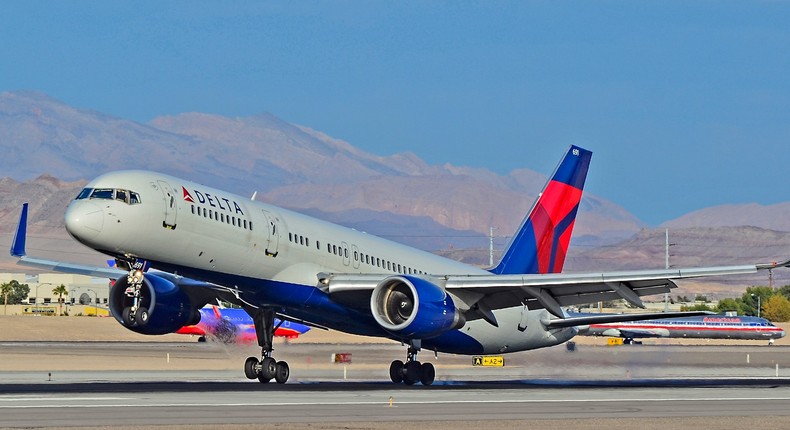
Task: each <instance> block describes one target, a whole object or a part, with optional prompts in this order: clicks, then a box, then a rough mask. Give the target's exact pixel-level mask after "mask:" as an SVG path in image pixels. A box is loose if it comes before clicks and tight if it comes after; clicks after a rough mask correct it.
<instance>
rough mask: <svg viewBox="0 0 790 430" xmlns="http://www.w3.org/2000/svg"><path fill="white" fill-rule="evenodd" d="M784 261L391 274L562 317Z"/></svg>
mask: <svg viewBox="0 0 790 430" xmlns="http://www.w3.org/2000/svg"><path fill="white" fill-rule="evenodd" d="M787 266H790V260H788V261H783V262H780V263H770V264H751V265H741V266H718V267H703V268H689V269H666V270H665V269H661V270H641V271H620V272H600V273H579V274H564V273H551V274H537V275H493V274H491V275H487V274H485V275H449V276H428V277H425V276H422V275H420V276H418V275H393V276H401V277H411V276H414V277H420V278H423V279H426V280H428V281H429V282H432V283H434V284H436V285H438V286H440V287H443V288H444V289H445V290H446V291H448V292H450V293H451V294H453V295H454V296H456V297H458V298H460V299H461V300H462V301H463V302H464V303H465V304H466V305H467V306H469V308H470V309H475V310H477V311H479V313H481V316H483V318H486V319H489V318H490V310H494V309H501V308H507V307H513V306H519V305H526V306H527V307H529V308H530V309H539V308H544V309H546V310H548V311H549V312H551V313H552V314H553V315H555V316H557V317H558V318H564V313H563V311H562V307H563V306H573V305H580V304H588V303H596V302H599V301H607V300H617V299H625V300H626V301H627V302H628V303H630V304H632V305H634V306H638V307H640V308H644V307H645V306H644V304H643V303H642V300H641V298H640V297H641V296H648V295H654V294H661V293H666V292H669V291H670V290H671V289H672V288H676V287H677V285H676V284H675V281H677V280H680V279H692V278H700V277H706V276H725V275H741V274H749V273H755V272H757V271H758V270H766V269H772V268H777V267H787ZM387 277H388V276H387V275H360V274H323V273H322V274H319V275H318V278H319V286H320V287H321V288H323V289H324V290H325V291H328V292H329V293H330V294H333V293H342V292H346V291H361V290H372V289H373V288H375V287H376V285H378V284H379V283H380V282H381V281H383V280H384V279H386V278H387ZM686 316H689V315H686ZM642 319H644V317H643V318H642ZM572 325H575V324H572Z"/></svg>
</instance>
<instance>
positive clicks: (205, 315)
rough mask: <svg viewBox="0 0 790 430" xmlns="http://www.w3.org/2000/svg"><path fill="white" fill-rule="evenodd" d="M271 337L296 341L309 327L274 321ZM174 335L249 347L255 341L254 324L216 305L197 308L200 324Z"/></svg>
mask: <svg viewBox="0 0 790 430" xmlns="http://www.w3.org/2000/svg"><path fill="white" fill-rule="evenodd" d="M274 325H275V330H274V336H276V337H284V338H286V339H296V338H297V337H299V335H300V334H304V333H307V331H308V330H310V327H308V326H306V325H303V324H299V323H295V322H292V321H281V320H279V319H277V318H275V319H274ZM176 333H178V334H189V335H193V336H199V337H198V342H205V341H206V339H207V338H213V339H217V340H219V341H220V342H223V343H252V342H255V341H257V340H258V336H257V335H256V334H255V323H254V322H253V321H252V318H250V316H249V315H248V314H247V312H245V311H244V310H243V309H232V308H222V307H218V306H217V305H211V306H204V307H202V308H200V322H199V323H197V324H195V325H185V326H183V327H181V328H180V329H178V330H176Z"/></svg>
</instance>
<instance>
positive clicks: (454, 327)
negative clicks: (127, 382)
mask: <svg viewBox="0 0 790 430" xmlns="http://www.w3.org/2000/svg"><path fill="white" fill-rule="evenodd" d="M591 156H592V153H591V152H590V151H587V150H585V149H582V148H579V147H577V146H571V147H570V148H569V149H568V151H567V153H566V154H565V156H564V157H563V158H562V160H561V162H560V164H559V166H558V167H557V169H556V170H555V171H554V173H553V175H552V176H551V178H550V179H549V181H548V183H547V184H546V186H545V188H544V189H543V192H542V193H541V194H540V196H539V197H538V199H537V201H536V202H535V204H534V206H533V207H532V209H531V210H530V212H529V214H528V215H527V217H526V218H525V219H524V221H523V222H522V224H521V226H520V227H519V229H518V231H517V232H516V233H515V234H514V236H513V239H512V240H511V243H510V244H509V245H508V247H507V249H506V250H505V252H504V256H503V257H502V260H501V261H500V262H499V264H498V265H496V266H495V267H491V268H488V269H483V268H479V267H474V266H469V265H466V264H462V263H460V262H457V261H452V260H449V259H446V258H442V257H440V256H437V255H434V254H431V253H428V252H425V251H421V250H418V249H414V248H411V247H408V246H405V245H402V244H398V243H394V242H391V241H388V240H385V239H381V238H378V237H375V236H372V235H369V234H366V233H364V232H360V231H356V230H354V229H349V228H344V227H341V226H338V225H335V224H331V223H328V222H324V221H321V220H318V219H315V218H311V217H308V216H305V215H302V214H299V213H296V212H292V211H289V210H286V209H283V208H279V207H276V206H273V205H270V204H265V203H262V202H258V201H252V200H249V199H245V198H242V197H240V196H237V195H233V194H230V193H227V192H225V191H221V190H217V189H214V188H209V187H207V186H204V185H201V184H199V183H196V182H191V181H187V180H184V179H179V178H175V177H172V176H169V175H165V174H161V173H155V172H148V171H119V172H113V173H107V174H104V175H102V176H99V177H98V178H96V179H94V180H92V181H91V182H90V183H88V184H87V185H86V187H85V189H83V190H82V192H80V193H79V195H78V196H77V197H76V199H75V200H74V201H72V202H71V204H70V205H69V207H68V209H67V210H66V214H65V223H66V229H67V230H68V232H69V233H70V234H71V236H73V237H74V238H75V239H76V240H77V241H79V242H81V243H83V244H85V245H86V246H88V247H90V248H93V249H95V250H97V251H99V252H102V253H104V254H107V255H109V256H112V257H114V258H115V259H116V261H117V265H118V267H122V268H123V271H120V270H119V269H113V268H106V267H105V268H102V267H87V266H82V265H75V264H70V263H64V262H58V261H50V260H44V259H40V258H34V257H31V256H27V255H25V232H26V225H27V205H24V206H23V208H22V213H21V216H20V222H19V225H18V227H17V232H16V236H15V238H14V242H13V243H12V246H11V254H12V255H14V256H17V257H19V259H20V261H19V262H20V264H26V265H32V266H36V267H40V268H46V269H49V270H55V271H62V272H68V273H80V274H86V275H91V276H102V277H108V278H118V281H117V282H116V283H115V285H114V286H113V287H112V289H111V290H110V310H111V312H112V314H113V316H114V317H115V318H116V319H117V320H118V322H119V323H121V324H122V325H123V326H125V327H126V328H128V329H129V330H132V331H135V332H138V333H142V334H150V335H157V334H164V333H171V332H174V331H176V330H178V329H179V328H180V327H183V326H184V325H194V324H197V323H198V321H199V318H200V312H199V311H198V310H199V309H200V308H201V307H203V306H204V305H205V304H207V303H210V302H215V301H216V300H217V299H220V300H223V301H227V302H230V303H233V304H236V305H239V306H241V307H242V308H243V309H245V310H246V311H247V313H249V315H250V316H251V317H252V319H253V321H254V323H255V331H256V333H257V336H258V343H259V345H260V346H261V357H260V359H259V358H258V357H250V358H248V359H247V360H246V362H245V364H244V372H245V375H246V376H247V377H248V378H250V379H258V380H259V381H260V382H262V383H266V382H269V381H271V380H272V379H274V380H276V381H277V382H279V383H284V382H286V381H287V380H288V377H289V374H290V370H289V367H288V364H287V363H286V362H284V361H277V360H275V358H274V357H273V350H272V336H273V335H274V332H275V330H276V329H277V324H275V317H277V318H279V319H280V320H281V321H284V320H287V321H295V322H303V323H306V324H309V325H311V326H314V327H322V328H329V329H334V330H340V331H344V332H348V333H353V334H360V335H366V336H380V337H385V338H390V339H393V340H395V341H400V342H402V343H403V344H404V345H405V346H406V348H407V350H406V360H405V362H403V361H401V360H394V361H393V362H392V363H391V364H390V378H391V379H392V381H393V382H395V383H399V382H403V383H405V384H408V385H412V384H415V383H417V382H420V383H422V384H424V385H429V384H431V383H433V381H434V378H435V369H434V367H433V365H432V364H431V363H420V362H419V361H418V360H417V354H418V352H419V351H420V350H422V349H428V350H432V351H435V352H436V353H438V352H446V353H453V354H491V353H495V354H501V353H510V352H517V351H525V350H530V349H536V348H543V347H548V346H553V345H557V344H561V343H563V342H566V341H567V340H569V339H571V338H572V337H574V336H575V335H576V334H577V332H578V329H577V328H576V327H577V326H581V325H586V324H593V323H601V322H616V321H630V320H634V319H638V320H644V319H649V318H656V317H671V316H679V315H677V314H665V313H662V314H652V315H651V314H640V315H615V316H590V317H580V318H572V317H568V315H567V314H566V313H565V311H564V310H563V306H571V305H579V304H583V303H594V302H598V301H601V300H614V299H621V298H622V299H625V300H626V301H628V302H629V303H631V304H634V305H636V306H641V307H643V304H642V301H641V299H640V297H641V296H644V295H650V294H658V293H664V292H667V291H669V290H670V288H674V287H675V284H674V280H677V279H685V278H693V277H700V276H711V275H729V274H741V273H753V272H755V271H757V270H761V269H769V268H774V267H778V266H786V265H789V264H790V261H788V262H783V263H780V264H762V265H760V264H754V265H743V266H729V267H710V268H696V269H672V270H646V271H632V272H611V273H576V274H563V273H561V272H562V267H563V264H564V262H565V255H566V252H567V250H568V245H569V243H570V239H571V233H572V231H573V226H574V222H575V219H576V213H577V211H578V209H579V203H580V202H581V198H582V188H583V186H584V182H585V178H586V175H587V169H588V167H589V164H590V159H591ZM698 314H699V313H697V314H693V313H692V314H689V313H686V314H683V315H698Z"/></svg>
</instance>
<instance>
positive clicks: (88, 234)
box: [66, 201, 104, 242]
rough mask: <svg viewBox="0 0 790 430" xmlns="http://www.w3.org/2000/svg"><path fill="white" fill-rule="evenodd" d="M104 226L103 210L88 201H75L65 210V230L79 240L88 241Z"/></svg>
mask: <svg viewBox="0 0 790 430" xmlns="http://www.w3.org/2000/svg"><path fill="white" fill-rule="evenodd" d="M102 227H104V211H102V209H101V208H100V207H99V206H98V205H96V204H94V203H92V202H89V201H75V202H73V203H72V204H71V205H69V207H68V209H67V210H66V230H67V231H68V232H69V234H70V235H72V236H74V238H75V239H77V240H79V241H80V242H84V241H90V240H91V239H93V238H95V237H96V236H98V235H99V233H100V232H101V230H102Z"/></svg>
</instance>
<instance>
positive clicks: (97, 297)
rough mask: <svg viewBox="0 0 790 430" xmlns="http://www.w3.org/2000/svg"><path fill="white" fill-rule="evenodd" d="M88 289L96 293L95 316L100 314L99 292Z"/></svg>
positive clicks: (94, 302) (94, 301)
mask: <svg viewBox="0 0 790 430" xmlns="http://www.w3.org/2000/svg"><path fill="white" fill-rule="evenodd" d="M88 291H90V292H91V293H93V294H94V295H95V299H94V300H93V316H96V317H97V316H99V294H98V293H97V292H96V291H93V290H91V289H90V288H88Z"/></svg>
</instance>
